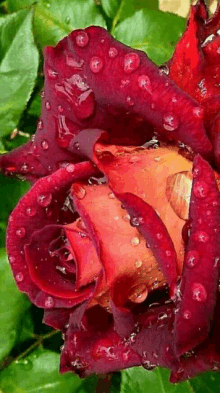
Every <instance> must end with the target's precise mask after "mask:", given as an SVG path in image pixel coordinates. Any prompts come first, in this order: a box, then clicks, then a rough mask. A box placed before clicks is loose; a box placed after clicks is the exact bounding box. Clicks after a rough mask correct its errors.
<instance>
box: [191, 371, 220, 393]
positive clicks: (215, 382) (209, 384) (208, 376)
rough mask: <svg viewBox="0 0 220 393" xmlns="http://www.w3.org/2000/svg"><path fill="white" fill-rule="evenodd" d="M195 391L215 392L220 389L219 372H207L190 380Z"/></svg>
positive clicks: (197, 392) (196, 392) (200, 392)
mask: <svg viewBox="0 0 220 393" xmlns="http://www.w3.org/2000/svg"><path fill="white" fill-rule="evenodd" d="M190 384H191V386H192V391H193V392H195V393H204V392H207V393H217V392H219V391H220V373H219V372H218V373H214V372H208V373H205V374H203V375H200V376H199V377H197V378H193V379H192V380H190Z"/></svg>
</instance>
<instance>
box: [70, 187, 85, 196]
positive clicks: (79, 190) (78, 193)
mask: <svg viewBox="0 0 220 393" xmlns="http://www.w3.org/2000/svg"><path fill="white" fill-rule="evenodd" d="M72 191H73V193H74V195H75V196H76V197H77V198H78V199H83V198H85V196H86V190H85V188H83V187H82V186H80V185H79V184H73V185H72Z"/></svg>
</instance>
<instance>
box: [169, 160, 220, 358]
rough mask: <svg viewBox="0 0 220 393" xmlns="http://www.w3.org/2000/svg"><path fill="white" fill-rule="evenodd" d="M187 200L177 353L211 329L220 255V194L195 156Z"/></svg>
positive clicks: (206, 167)
mask: <svg viewBox="0 0 220 393" xmlns="http://www.w3.org/2000/svg"><path fill="white" fill-rule="evenodd" d="M193 175H194V180H193V186H192V193H191V200H190V213H189V219H190V222H191V229H190V236H189V241H188V244H187V249H186V254H185V260H184V268H183V273H182V282H181V286H180V296H181V300H180V301H179V303H177V306H178V313H177V314H176V319H175V340H176V346H177V352H178V354H182V353H184V352H186V351H189V350H191V349H193V348H194V347H195V346H196V345H198V344H199V343H200V342H202V341H203V340H204V339H205V338H206V337H207V335H208V333H209V331H210V325H211V321H212V318H213V312H214V307H215V304H216V295H217V285H218V262H219V258H220V245H219V230H220V212H219V207H220V195H219V190H218V188H217V185H216V182H215V175H214V172H213V170H212V169H211V167H210V166H209V164H208V163H207V162H206V161H204V160H203V159H202V158H201V157H200V156H196V158H195V160H194V167H193Z"/></svg>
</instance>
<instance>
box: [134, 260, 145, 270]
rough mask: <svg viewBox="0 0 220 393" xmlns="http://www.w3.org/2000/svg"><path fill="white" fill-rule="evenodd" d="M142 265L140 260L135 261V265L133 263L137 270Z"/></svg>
mask: <svg viewBox="0 0 220 393" xmlns="http://www.w3.org/2000/svg"><path fill="white" fill-rule="evenodd" d="M142 264H143V262H142V261H141V260H137V261H135V263H134V265H135V267H137V268H139V267H141V266H142Z"/></svg>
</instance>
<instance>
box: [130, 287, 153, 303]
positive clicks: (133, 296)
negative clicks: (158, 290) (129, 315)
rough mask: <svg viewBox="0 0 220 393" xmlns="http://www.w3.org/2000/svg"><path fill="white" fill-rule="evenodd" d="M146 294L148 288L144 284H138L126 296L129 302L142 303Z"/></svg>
mask: <svg viewBox="0 0 220 393" xmlns="http://www.w3.org/2000/svg"><path fill="white" fill-rule="evenodd" d="M147 295H148V290H147V287H146V285H145V284H140V285H137V286H136V287H134V288H132V291H131V293H130V294H129V296H128V298H129V300H131V302H134V303H142V302H144V301H145V299H146V298H147Z"/></svg>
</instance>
